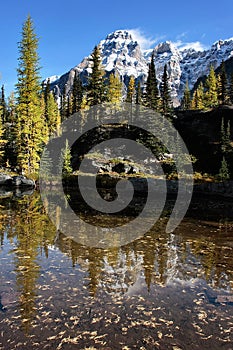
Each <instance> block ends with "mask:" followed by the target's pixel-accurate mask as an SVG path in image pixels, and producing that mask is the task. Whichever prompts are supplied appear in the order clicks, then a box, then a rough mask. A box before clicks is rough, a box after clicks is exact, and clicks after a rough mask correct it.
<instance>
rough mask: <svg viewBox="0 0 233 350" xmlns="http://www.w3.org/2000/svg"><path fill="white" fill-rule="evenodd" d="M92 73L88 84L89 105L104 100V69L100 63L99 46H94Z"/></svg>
mask: <svg viewBox="0 0 233 350" xmlns="http://www.w3.org/2000/svg"><path fill="white" fill-rule="evenodd" d="M91 61H92V73H91V74H90V77H89V84H88V103H89V105H90V106H94V105H97V104H100V103H102V102H104V101H105V99H106V94H105V90H106V89H105V84H104V74H105V73H104V69H103V67H102V63H101V61H102V60H101V54H100V48H99V47H98V46H95V48H94V50H93V52H92V54H91Z"/></svg>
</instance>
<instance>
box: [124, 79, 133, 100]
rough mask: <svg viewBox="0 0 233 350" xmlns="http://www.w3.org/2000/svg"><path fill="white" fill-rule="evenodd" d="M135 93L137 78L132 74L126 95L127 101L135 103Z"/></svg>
mask: <svg viewBox="0 0 233 350" xmlns="http://www.w3.org/2000/svg"><path fill="white" fill-rule="evenodd" d="M134 95H135V79H134V77H133V76H132V75H131V77H130V80H129V84H128V88H127V96H126V100H125V102H128V103H133V101H134Z"/></svg>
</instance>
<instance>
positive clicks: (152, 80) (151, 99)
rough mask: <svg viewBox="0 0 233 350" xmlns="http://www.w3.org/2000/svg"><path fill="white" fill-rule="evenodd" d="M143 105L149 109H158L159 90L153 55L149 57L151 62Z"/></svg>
mask: <svg viewBox="0 0 233 350" xmlns="http://www.w3.org/2000/svg"><path fill="white" fill-rule="evenodd" d="M145 104H146V106H148V107H149V108H151V109H155V110H157V109H158V105H159V89H158V81H157V78H156V71H155V63H154V54H152V55H151V62H150V64H149V71H148V77H147V81H146V93H145Z"/></svg>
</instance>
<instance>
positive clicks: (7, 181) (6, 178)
mask: <svg viewBox="0 0 233 350" xmlns="http://www.w3.org/2000/svg"><path fill="white" fill-rule="evenodd" d="M11 184H12V177H11V176H10V175H7V174H0V186H8V185H11Z"/></svg>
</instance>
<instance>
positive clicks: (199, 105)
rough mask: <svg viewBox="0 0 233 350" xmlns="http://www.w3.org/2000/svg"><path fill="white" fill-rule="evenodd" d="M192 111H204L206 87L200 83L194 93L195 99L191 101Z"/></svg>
mask: <svg viewBox="0 0 233 350" xmlns="http://www.w3.org/2000/svg"><path fill="white" fill-rule="evenodd" d="M191 108H192V109H204V108H205V106H204V86H203V83H202V82H200V84H199V85H198V87H197V89H196V90H195V91H194V93H193V99H192V101H191Z"/></svg>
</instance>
